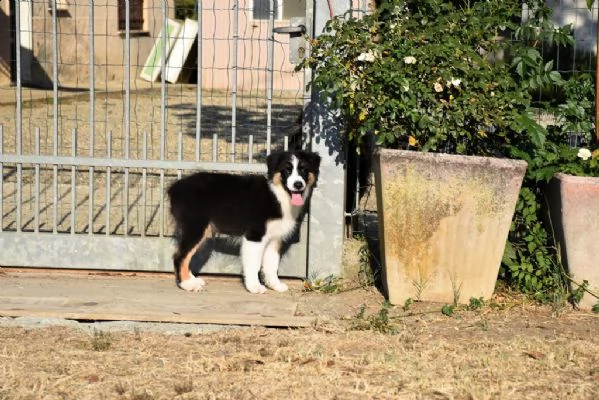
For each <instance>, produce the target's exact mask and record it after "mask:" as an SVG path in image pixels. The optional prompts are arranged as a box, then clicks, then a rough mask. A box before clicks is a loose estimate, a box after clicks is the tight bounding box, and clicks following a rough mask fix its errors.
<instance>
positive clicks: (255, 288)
mask: <svg viewBox="0 0 599 400" xmlns="http://www.w3.org/2000/svg"><path fill="white" fill-rule="evenodd" d="M245 288H246V289H247V291H248V292H250V293H255V294H262V293H266V286H264V285H261V284H260V283H259V282H257V283H247V282H246V283H245Z"/></svg>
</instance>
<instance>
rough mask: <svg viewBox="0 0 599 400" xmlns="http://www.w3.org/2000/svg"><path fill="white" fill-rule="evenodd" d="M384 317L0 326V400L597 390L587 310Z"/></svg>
mask: <svg viewBox="0 0 599 400" xmlns="http://www.w3.org/2000/svg"><path fill="white" fill-rule="evenodd" d="M309 295H310V296H312V295H314V296H323V299H324V300H325V301H326V299H330V300H333V301H337V300H343V296H354V297H356V296H357V297H360V292H355V293H353V294H347V293H345V294H340V295H323V294H309ZM354 300H355V299H354ZM373 306H376V304H373ZM372 310H376V307H375V308H373V309H372ZM435 310H436V311H435ZM370 312H371V309H368V311H367V313H370ZM390 318H391V321H392V323H393V324H394V326H395V327H396V331H397V334H395V335H385V334H381V333H378V332H373V331H370V330H365V331H364V330H360V331H356V330H352V329H350V327H351V326H352V323H353V322H355V318H350V319H349V321H342V320H339V321H336V322H334V323H329V324H327V325H324V326H320V327H314V328H310V329H299V330H275V329H267V328H257V327H256V328H248V329H241V330H239V329H236V330H222V331H217V332H213V333H206V334H200V335H191V334H185V335H164V334H160V333H155V332H139V331H136V332H130V333H125V332H122V333H114V332H113V333H111V335H110V336H109V342H110V343H109V345H108V346H100V348H99V347H98V346H97V344H98V340H99V335H98V333H97V332H95V331H83V330H78V329H69V328H64V327H51V328H44V329H30V330H27V329H24V328H14V327H12V328H9V327H0V360H1V361H0V399H3V400H8V399H11V400H13V399H14V400H16V399H113V398H114V399H132V400H133V399H136V400H141V399H173V398H177V399H252V398H273V399H279V398H289V399H365V398H372V399H596V398H599V341H597V332H599V319H598V318H597V316H594V315H591V314H583V313H565V314H562V315H560V316H553V315H551V310H549V309H545V308H539V307H536V306H531V305H522V304H520V305H516V306H514V307H511V308H510V307H504V309H503V310H502V309H494V308H491V307H489V306H485V307H483V308H481V309H478V310H476V311H460V312H458V313H457V314H456V316H455V317H453V318H448V317H445V316H443V315H442V314H441V313H440V312H439V311H438V305H430V304H422V303H415V304H414V305H412V306H411V307H410V310H409V311H408V312H405V311H403V310H401V308H397V309H391V310H390ZM104 339H105V338H104ZM99 350H101V351H99Z"/></svg>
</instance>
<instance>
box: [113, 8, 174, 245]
mask: <svg viewBox="0 0 599 400" xmlns="http://www.w3.org/2000/svg"><path fill="white" fill-rule="evenodd" d="M130 15H131V2H130V0H125V110H124V111H125V115H124V118H125V121H124V124H123V127H124V129H125V159H129V141H130V140H131V126H130V120H131V109H130V106H131V26H130V23H131V21H130ZM162 54H163V55H164V54H166V53H165V52H164V51H163V53H162ZM163 58H164V57H163ZM162 71H164V68H163V69H162ZM162 75H164V73H163V74H162ZM123 184H124V187H123V229H124V235H125V236H127V235H128V233H129V168H125V175H124V183H123Z"/></svg>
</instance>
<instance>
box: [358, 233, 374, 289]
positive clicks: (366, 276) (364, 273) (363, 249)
mask: <svg viewBox="0 0 599 400" xmlns="http://www.w3.org/2000/svg"><path fill="white" fill-rule="evenodd" d="M356 239H359V240H362V241H363V244H362V246H360V249H359V250H358V260H359V263H360V270H359V271H358V279H359V282H360V285H361V286H362V287H369V286H373V285H374V283H375V280H376V276H375V272H374V270H373V268H372V265H371V258H372V254H371V252H370V248H369V247H368V242H366V239H365V238H356Z"/></svg>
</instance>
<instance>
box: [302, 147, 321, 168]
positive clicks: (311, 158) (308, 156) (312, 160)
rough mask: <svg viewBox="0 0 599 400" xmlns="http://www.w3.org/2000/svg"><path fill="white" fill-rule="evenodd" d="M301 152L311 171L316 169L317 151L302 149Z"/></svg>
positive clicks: (318, 164)
mask: <svg viewBox="0 0 599 400" xmlns="http://www.w3.org/2000/svg"><path fill="white" fill-rule="evenodd" d="M302 153H303V157H304V159H305V160H306V161H308V164H310V169H311V170H312V171H317V170H318V168H320V155H318V153H311V152H308V151H304V152H302Z"/></svg>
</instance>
